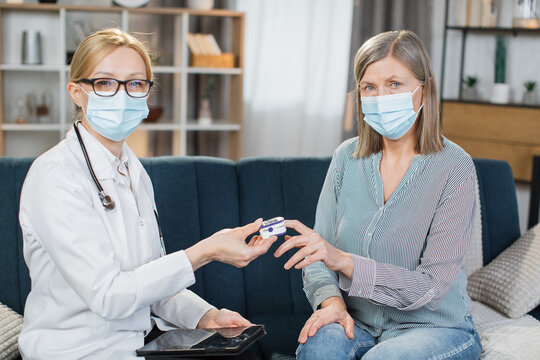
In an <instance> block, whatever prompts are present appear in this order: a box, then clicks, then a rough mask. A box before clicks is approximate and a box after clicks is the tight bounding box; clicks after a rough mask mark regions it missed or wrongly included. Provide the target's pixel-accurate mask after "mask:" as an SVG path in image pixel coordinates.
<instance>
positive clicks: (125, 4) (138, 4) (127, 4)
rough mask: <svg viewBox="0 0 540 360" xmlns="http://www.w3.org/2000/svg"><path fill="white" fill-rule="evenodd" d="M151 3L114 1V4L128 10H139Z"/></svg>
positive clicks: (146, 1) (139, 0)
mask: <svg viewBox="0 0 540 360" xmlns="http://www.w3.org/2000/svg"><path fill="white" fill-rule="evenodd" d="M149 1H150V0H113V4H115V5H120V6H123V7H128V8H138V7H143V6H146V4H148V2H149Z"/></svg>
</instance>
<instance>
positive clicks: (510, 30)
mask: <svg viewBox="0 0 540 360" xmlns="http://www.w3.org/2000/svg"><path fill="white" fill-rule="evenodd" d="M446 29H448V30H458V31H463V32H472V33H486V34H494V33H506V34H514V35H517V34H518V33H524V34H527V33H530V34H540V29H529V28H507V27H471V26H447V27H446Z"/></svg>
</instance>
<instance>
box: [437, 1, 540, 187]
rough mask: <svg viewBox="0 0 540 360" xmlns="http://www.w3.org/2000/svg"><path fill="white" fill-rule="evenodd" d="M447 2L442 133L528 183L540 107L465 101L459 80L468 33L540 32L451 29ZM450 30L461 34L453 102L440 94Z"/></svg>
mask: <svg viewBox="0 0 540 360" xmlns="http://www.w3.org/2000/svg"><path fill="white" fill-rule="evenodd" d="M450 2H451V0H446V15H445V29H444V38H443V55H442V74H441V82H440V89H441V92H440V96H441V106H442V124H443V133H444V135H445V136H446V137H448V138H449V139H450V140H452V141H454V142H456V143H457V144H459V145H460V146H461V147H463V148H464V149H465V150H466V151H467V152H468V153H469V154H470V155H471V156H472V157H484V158H492V159H499V160H505V161H507V162H509V163H510V166H511V167H512V171H513V173H514V178H515V179H516V180H520V181H531V176H532V163H533V154H534V151H535V150H534V149H535V148H537V147H538V146H540V105H534V106H530V105H529V106H528V105H522V104H519V103H508V104H494V103H491V102H489V101H485V100H477V101H471V100H466V99H463V96H462V95H463V94H462V86H461V79H463V78H464V67H465V66H464V65H465V61H466V60H467V54H466V43H467V38H468V36H469V35H470V34H475V35H480V36H486V37H487V36H489V37H491V36H492V35H495V34H506V35H509V36H513V37H516V36H519V35H521V34H527V35H534V36H536V35H540V29H528V28H506V27H467V26H455V25H452V24H450V23H449V5H450ZM451 31H453V32H458V33H460V34H461V37H460V43H459V48H460V51H461V52H460V63H459V72H458V73H459V78H458V80H459V82H458V86H459V89H458V97H457V98H454V99H452V98H447V97H445V95H444V89H445V88H444V85H445V80H446V79H445V69H446V66H447V63H446V61H447V59H446V57H447V50H448V49H447V47H448V33H449V32H451ZM539 40H540V38H539ZM469 60H470V59H469ZM472 61H474V60H472Z"/></svg>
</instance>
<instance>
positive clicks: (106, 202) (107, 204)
mask: <svg viewBox="0 0 540 360" xmlns="http://www.w3.org/2000/svg"><path fill="white" fill-rule="evenodd" d="M79 123H81V120H77V121H75V123H74V124H73V129H74V130H75V134H77V139H78V140H79V145H81V150H82V153H83V155H84V160H85V161H86V166H87V167H88V171H89V172H90V176H91V177H92V180H93V181H94V184H96V187H97V188H98V191H99V193H98V196H99V198H100V199H101V205H103V207H104V208H105V209H107V210H113V209H114V208H115V207H116V203H115V202H114V201H113V200H112V199H111V197H110V196H109V195H107V194H105V190H103V186H101V183H100V182H99V180H98V178H97V176H96V173H95V172H94V168H93V167H92V163H91V162H90V158H89V157H88V152H87V151H86V146H85V145H84V141H83V139H82V136H81V133H80V132H79V129H78V126H79ZM153 210H154V216H155V217H156V223H157V226H158V231H159V240H160V242H161V252H162V255H163V256H165V254H166V251H165V243H164V242H163V233H162V232H161V225H160V223H159V217H158V214H157V211H156V209H153Z"/></svg>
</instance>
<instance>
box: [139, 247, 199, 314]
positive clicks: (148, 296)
mask: <svg viewBox="0 0 540 360" xmlns="http://www.w3.org/2000/svg"><path fill="white" fill-rule="evenodd" d="M135 272H136V274H137V276H136V279H137V295H138V298H139V302H140V303H141V304H144V305H147V306H148V305H151V304H153V303H155V302H156V301H159V300H161V299H165V298H168V297H169V296H171V295H174V294H176V293H178V292H180V291H182V290H183V289H185V288H187V287H189V286H191V285H193V284H194V283H195V274H194V273H193V267H192V266H191V263H190V262H189V259H188V257H187V255H186V253H185V252H184V251H177V252H175V253H172V254H169V255H166V256H163V257H160V258H158V259H156V260H154V261H151V262H149V263H147V264H144V265H142V266H141V267H139V268H137V269H136V270H135Z"/></svg>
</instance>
